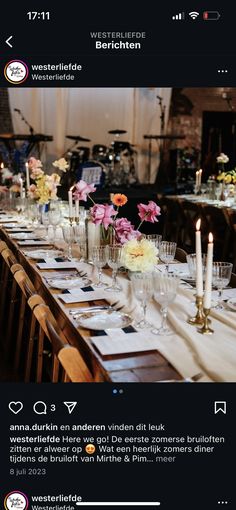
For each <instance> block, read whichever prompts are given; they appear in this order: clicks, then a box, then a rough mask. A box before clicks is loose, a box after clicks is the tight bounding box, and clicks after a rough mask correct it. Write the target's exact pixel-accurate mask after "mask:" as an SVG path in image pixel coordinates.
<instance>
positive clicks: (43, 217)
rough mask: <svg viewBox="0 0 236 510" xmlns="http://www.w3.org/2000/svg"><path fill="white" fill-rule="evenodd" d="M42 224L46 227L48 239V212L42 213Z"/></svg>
mask: <svg viewBox="0 0 236 510" xmlns="http://www.w3.org/2000/svg"><path fill="white" fill-rule="evenodd" d="M42 223H43V225H44V226H45V229H46V237H47V238H48V227H49V225H50V222H49V214H48V211H47V212H45V211H43V212H42Z"/></svg>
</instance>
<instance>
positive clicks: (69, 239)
mask: <svg viewBox="0 0 236 510" xmlns="http://www.w3.org/2000/svg"><path fill="white" fill-rule="evenodd" d="M62 232H63V238H64V241H65V242H66V243H67V246H68V254H67V258H68V260H72V244H73V243H74V242H75V231H74V227H73V226H72V225H62Z"/></svg>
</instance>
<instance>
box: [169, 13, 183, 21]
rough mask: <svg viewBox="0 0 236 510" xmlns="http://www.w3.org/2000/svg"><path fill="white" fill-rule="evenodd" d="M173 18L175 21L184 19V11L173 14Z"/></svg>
mask: <svg viewBox="0 0 236 510" xmlns="http://www.w3.org/2000/svg"><path fill="white" fill-rule="evenodd" d="M172 19H173V20H175V21H182V20H184V12H179V14H175V15H174V16H172Z"/></svg>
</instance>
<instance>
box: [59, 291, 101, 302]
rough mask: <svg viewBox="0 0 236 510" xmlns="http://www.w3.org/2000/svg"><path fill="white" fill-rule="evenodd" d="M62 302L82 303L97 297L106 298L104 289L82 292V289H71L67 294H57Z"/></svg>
mask: <svg viewBox="0 0 236 510" xmlns="http://www.w3.org/2000/svg"><path fill="white" fill-rule="evenodd" d="M57 297H58V298H60V299H61V301H63V303H67V304H68V303H84V302H86V301H94V300H97V299H106V295H105V292H104V290H93V291H88V292H84V291H83V290H82V289H71V290H70V291H69V293H68V294H58V295H57Z"/></svg>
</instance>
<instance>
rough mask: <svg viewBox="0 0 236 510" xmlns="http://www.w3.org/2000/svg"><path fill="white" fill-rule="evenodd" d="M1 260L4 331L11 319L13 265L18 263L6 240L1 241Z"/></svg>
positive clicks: (1, 325)
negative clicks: (7, 321)
mask: <svg viewBox="0 0 236 510" xmlns="http://www.w3.org/2000/svg"><path fill="white" fill-rule="evenodd" d="M0 245H1V246H0V249H1V254H0V260H1V279H0V283H1V300H0V328H1V332H2V333H3V332H4V331H6V328H5V327H4V325H5V324H6V320H8V319H9V313H10V310H11V308H12V304H13V303H12V286H13V278H12V275H11V271H10V269H11V267H12V266H13V265H14V264H16V263H17V260H16V258H15V256H14V255H13V253H12V251H11V250H9V248H8V247H7V245H6V243H4V241H1V242H0Z"/></svg>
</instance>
